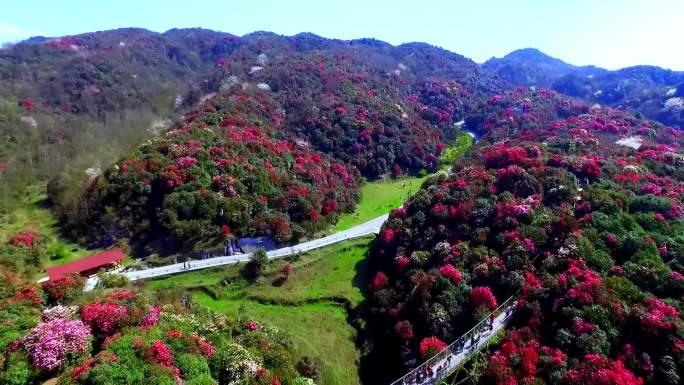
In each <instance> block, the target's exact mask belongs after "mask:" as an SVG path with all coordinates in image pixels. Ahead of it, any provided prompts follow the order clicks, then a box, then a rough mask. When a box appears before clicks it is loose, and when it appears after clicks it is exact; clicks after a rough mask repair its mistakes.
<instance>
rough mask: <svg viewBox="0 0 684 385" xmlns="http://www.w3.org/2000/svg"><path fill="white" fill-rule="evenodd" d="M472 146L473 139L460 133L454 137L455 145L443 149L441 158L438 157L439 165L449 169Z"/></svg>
mask: <svg viewBox="0 0 684 385" xmlns="http://www.w3.org/2000/svg"><path fill="white" fill-rule="evenodd" d="M472 145H473V137H472V136H470V135H468V134H467V133H465V132H461V133H459V134H458V136H456V141H455V143H453V144H451V145H449V146H448V147H447V148H445V149H444V152H443V153H442V156H441V157H440V163H441V164H442V167H443V168H444V167H446V168H449V167H451V165H452V164H454V162H455V161H456V160H458V159H460V158H461V157H462V156H463V154H465V152H466V151H468V149H469V148H470V146H472Z"/></svg>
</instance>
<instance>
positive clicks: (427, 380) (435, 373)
mask: <svg viewBox="0 0 684 385" xmlns="http://www.w3.org/2000/svg"><path fill="white" fill-rule="evenodd" d="M515 303H516V299H515V297H510V298H509V299H508V300H507V301H506V302H505V303H504V304H502V306H500V307H499V308H497V309H496V310H494V311H493V312H492V313H490V315H492V314H493V315H496V316H495V317H494V319H493V322H492V325H491V328H490V325H489V322H487V320H489V319H491V318H490V317H485V319H484V320H483V321H482V322H480V323H479V324H478V325H476V326H475V327H474V328H473V329H471V330H470V331H468V332H467V333H465V334H464V335H462V336H461V337H460V338H458V339H457V340H456V341H454V342H453V343H452V344H451V345H449V346H448V347H447V348H445V349H444V350H442V351H441V352H439V353H438V354H436V355H435V356H433V357H432V358H430V359H428V360H427V361H426V362H424V363H423V364H421V365H420V366H418V367H417V368H415V369H413V370H411V371H410V372H408V373H407V374H406V375H404V376H403V377H402V378H400V379H398V380H396V381H394V382H393V383H392V384H391V385H428V384H436V383H437V382H438V381H439V380H441V379H443V378H445V377H447V376H449V375H450V374H451V373H453V372H454V371H455V370H456V369H458V368H459V367H461V366H462V365H463V364H464V363H465V362H466V361H468V359H470V358H471V357H472V355H473V354H475V353H477V352H478V351H479V350H480V349H481V348H482V347H483V346H485V345H486V344H487V342H489V340H490V339H491V338H492V337H494V336H495V335H496V334H497V333H498V332H499V331H500V330H503V329H505V328H506V326H507V325H508V321H509V320H510V319H511V315H512V314H513V308H514V306H515Z"/></svg>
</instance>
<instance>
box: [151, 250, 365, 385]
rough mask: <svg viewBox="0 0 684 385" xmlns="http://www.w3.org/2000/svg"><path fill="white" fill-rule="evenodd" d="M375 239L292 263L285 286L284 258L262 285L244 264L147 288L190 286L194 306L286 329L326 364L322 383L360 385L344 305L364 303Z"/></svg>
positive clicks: (302, 349)
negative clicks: (244, 273)
mask: <svg viewBox="0 0 684 385" xmlns="http://www.w3.org/2000/svg"><path fill="white" fill-rule="evenodd" d="M372 240H373V237H366V238H360V239H356V240H350V241H346V242H342V243H339V244H336V245H332V246H330V247H326V248H324V249H320V250H316V251H312V252H310V253H306V254H302V255H301V256H299V257H298V258H294V259H292V260H291V263H292V264H293V266H294V272H293V273H292V274H291V276H290V277H289V279H288V280H286V281H284V282H282V278H281V274H280V269H281V267H282V265H283V264H284V263H285V261H284V260H278V261H273V262H271V264H270V265H269V267H268V270H267V272H266V274H265V276H264V277H263V279H262V280H261V281H259V282H258V283H248V282H247V281H245V280H244V279H243V278H242V277H241V275H240V269H241V268H242V266H244V265H232V266H226V267H222V268H216V269H211V270H204V271H197V272H188V273H184V274H179V275H175V276H170V277H166V278H160V279H156V280H152V281H149V282H148V283H147V285H146V287H147V288H148V289H151V290H159V289H166V288H168V289H173V288H185V289H189V290H191V292H192V298H193V300H194V302H195V303H198V304H200V305H203V306H206V307H208V308H210V309H214V310H217V311H221V312H225V313H228V314H231V315H233V316H235V317H241V318H243V319H256V320H259V321H262V322H265V323H269V324H272V325H275V326H277V327H279V328H281V329H282V330H284V331H287V332H288V333H289V334H291V335H292V337H293V339H294V341H295V342H296V345H297V349H298V351H297V353H298V354H301V355H309V356H312V357H318V358H320V359H321V361H322V362H323V367H322V373H321V376H322V378H321V379H320V380H319V381H318V383H319V384H321V385H337V384H344V385H347V384H352V385H353V384H359V383H360V380H359V377H358V373H357V366H358V361H359V359H360V353H359V351H358V349H357V346H356V342H355V339H356V330H355V329H354V328H353V327H352V326H351V325H350V324H349V322H348V314H347V311H346V309H345V303H346V304H347V305H348V306H351V307H354V306H356V305H358V304H359V303H360V302H361V301H362V300H363V292H362V290H361V287H362V285H361V284H360V283H359V282H364V281H363V279H364V278H363V272H364V271H365V270H366V269H365V266H364V261H365V255H366V252H367V250H368V246H369V243H370V242H372Z"/></svg>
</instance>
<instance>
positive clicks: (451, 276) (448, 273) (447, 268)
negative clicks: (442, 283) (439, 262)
mask: <svg viewBox="0 0 684 385" xmlns="http://www.w3.org/2000/svg"><path fill="white" fill-rule="evenodd" d="M439 273H440V274H441V275H442V276H443V277H444V278H446V279H448V280H449V281H451V283H453V284H454V285H458V284H459V283H460V282H461V280H462V279H463V275H462V274H461V272H460V271H458V269H457V268H455V267H454V266H453V265H449V264H447V265H444V266H442V267H440V268H439Z"/></svg>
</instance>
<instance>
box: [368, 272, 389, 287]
mask: <svg viewBox="0 0 684 385" xmlns="http://www.w3.org/2000/svg"><path fill="white" fill-rule="evenodd" d="M386 284H387V276H386V275H385V273H383V272H382V271H378V272H377V273H376V274H375V276H374V277H373V279H372V280H371V283H370V285H368V287H369V288H370V290H371V291H378V290H380V289H382V288H383V287H384V286H385V285H386Z"/></svg>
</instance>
